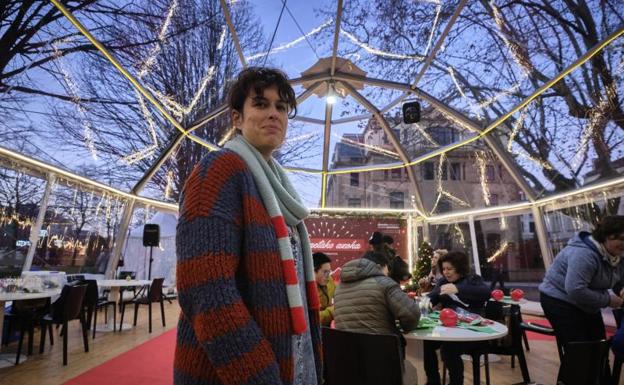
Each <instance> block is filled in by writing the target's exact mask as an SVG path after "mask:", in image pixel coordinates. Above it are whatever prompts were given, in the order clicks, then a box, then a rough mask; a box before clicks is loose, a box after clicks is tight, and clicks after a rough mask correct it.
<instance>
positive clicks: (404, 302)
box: [334, 252, 420, 384]
mask: <svg viewBox="0 0 624 385" xmlns="http://www.w3.org/2000/svg"><path fill="white" fill-rule="evenodd" d="M334 320H335V323H336V329H340V330H348V331H352V332H357V333H369V334H396V335H398V336H399V339H400V340H401V344H402V347H403V348H402V349H401V350H402V356H403V359H405V338H404V337H403V334H402V333H403V332H409V331H411V330H414V329H416V327H417V326H418V321H419V320H420V310H419V309H418V304H417V303H416V302H415V301H414V300H413V299H411V298H409V297H408V296H407V294H405V293H404V292H403V291H402V290H401V287H400V286H399V284H398V283H397V282H395V281H394V280H393V279H392V278H390V277H388V260H387V258H386V257H385V256H384V255H383V254H380V253H376V252H368V253H366V254H365V255H364V256H363V257H362V258H360V259H354V260H352V261H349V262H347V263H345V264H344V265H343V266H342V274H341V282H340V285H339V286H338V287H337V288H336V293H335V295H334ZM397 321H398V325H399V326H400V329H399V328H398V327H397ZM415 372H416V369H415V368H414V367H413V366H411V365H410V366H407V367H406V368H405V371H404V376H403V378H404V383H405V384H408V383H410V384H413V383H415V382H414V381H416V380H415V378H416V376H415Z"/></svg>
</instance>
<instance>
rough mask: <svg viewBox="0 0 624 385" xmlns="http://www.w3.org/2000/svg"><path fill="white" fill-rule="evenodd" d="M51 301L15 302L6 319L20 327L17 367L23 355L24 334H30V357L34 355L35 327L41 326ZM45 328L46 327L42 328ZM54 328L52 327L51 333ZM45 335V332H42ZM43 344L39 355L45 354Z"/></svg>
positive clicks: (28, 300) (29, 300)
mask: <svg viewBox="0 0 624 385" xmlns="http://www.w3.org/2000/svg"><path fill="white" fill-rule="evenodd" d="M49 308H50V299H49V298H38V299H27V300H20V301H14V302H13V307H12V309H11V313H10V314H7V315H6V317H7V319H8V320H9V323H10V325H11V326H14V324H17V326H19V331H20V336H19V342H18V344H17V354H16V356H15V365H19V360H20V357H21V354H22V346H23V344H24V334H25V333H26V332H28V355H31V354H32V353H33V339H34V333H35V326H37V325H40V324H41V320H42V318H43V316H44V315H45V314H46V313H47V312H48V311H49ZM42 327H44V326H42ZM51 331H52V328H51V327H50V332H51ZM42 333H43V331H42ZM43 348H44V347H43V344H41V346H39V353H42V352H43Z"/></svg>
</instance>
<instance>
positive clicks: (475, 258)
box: [468, 215, 481, 275]
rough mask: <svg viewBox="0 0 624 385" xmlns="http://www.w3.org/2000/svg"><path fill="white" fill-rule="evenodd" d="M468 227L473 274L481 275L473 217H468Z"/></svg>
mask: <svg viewBox="0 0 624 385" xmlns="http://www.w3.org/2000/svg"><path fill="white" fill-rule="evenodd" d="M468 226H469V227H470V243H472V262H473V264H474V269H475V273H476V274H478V275H481V266H480V265H479V248H478V247H477V232H476V230H475V225H474V217H473V216H472V215H471V216H469V217H468Z"/></svg>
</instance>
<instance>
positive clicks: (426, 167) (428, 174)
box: [422, 162, 435, 180]
mask: <svg viewBox="0 0 624 385" xmlns="http://www.w3.org/2000/svg"><path fill="white" fill-rule="evenodd" d="M422 167H423V168H422V170H423V179H424V180H433V179H434V173H435V171H434V168H435V165H434V164H433V162H425V163H423V166H422Z"/></svg>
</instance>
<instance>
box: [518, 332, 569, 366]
mask: <svg viewBox="0 0 624 385" xmlns="http://www.w3.org/2000/svg"><path fill="white" fill-rule="evenodd" d="M520 326H521V327H522V331H523V332H525V335H526V332H527V331H529V332H533V333H539V334H544V335H546V336H551V337H555V338H556V337H557V336H556V335H555V329H553V328H551V327H549V326H546V325H542V324H540V323H537V322H521V323H520ZM556 343H557V352H558V353H559V362H561V358H562V357H563V350H562V349H561V345H560V344H559V340H556Z"/></svg>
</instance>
